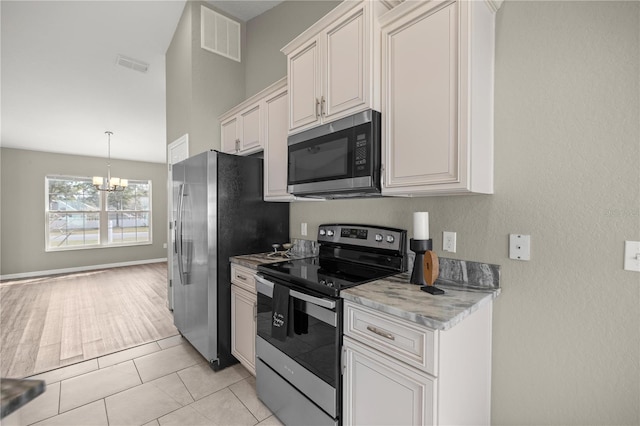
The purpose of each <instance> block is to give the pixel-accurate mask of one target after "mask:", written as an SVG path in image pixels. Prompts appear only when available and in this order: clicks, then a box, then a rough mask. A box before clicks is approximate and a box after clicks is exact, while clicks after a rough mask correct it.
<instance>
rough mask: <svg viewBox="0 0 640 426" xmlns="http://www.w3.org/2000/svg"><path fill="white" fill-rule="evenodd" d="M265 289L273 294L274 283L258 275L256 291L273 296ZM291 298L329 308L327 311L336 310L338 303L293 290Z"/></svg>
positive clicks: (290, 290) (290, 294) (290, 293)
mask: <svg viewBox="0 0 640 426" xmlns="http://www.w3.org/2000/svg"><path fill="white" fill-rule="evenodd" d="M260 287H263V291H260ZM265 287H266V288H268V289H269V290H271V293H272V294H273V283H272V282H271V281H268V280H266V279H264V278H263V277H261V276H260V275H256V291H258V292H259V293H262V294H264V295H266V296H271V295H272V294H268V293H266V292H265V291H264V288H265ZM289 296H291V297H294V298H296V299H300V300H304V301H305V302H309V303H312V304H314V305H317V306H322V307H323V308H327V309H335V308H336V302H335V301H334V300H328V299H321V298H319V297H315V296H310V295H308V294H304V293H300V292H299V291H296V290H293V289H289Z"/></svg>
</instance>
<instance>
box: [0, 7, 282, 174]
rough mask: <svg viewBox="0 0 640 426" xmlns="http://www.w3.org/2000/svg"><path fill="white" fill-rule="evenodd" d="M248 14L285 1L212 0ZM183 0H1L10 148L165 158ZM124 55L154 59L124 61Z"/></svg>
mask: <svg viewBox="0 0 640 426" xmlns="http://www.w3.org/2000/svg"><path fill="white" fill-rule="evenodd" d="M209 3H211V4H213V5H215V6H216V7H219V8H220V9H222V10H223V11H225V12H227V13H229V14H231V15H232V16H236V17H237V18H238V19H240V20H243V21H246V20H249V19H251V18H253V17H254V16H257V15H259V14H260V13H262V12H264V11H266V10H268V9H270V8H271V7H273V6H275V5H276V4H278V3H280V1H245V0H236V1H210V2H209ZM184 4H185V1H184V0H170V1H167V0H164V1H156V0H145V1H51V0H48V1H7V0H3V1H1V2H0V8H1V9H0V13H1V18H2V28H1V31H2V33H1V37H2V51H1V62H0V63H1V78H2V86H1V90H2V92H1V102H2V104H1V107H2V109H1V119H2V121H1V134H0V136H1V140H0V144H1V145H2V146H3V147H7V148H19V149H27V150H34V151H46V152H56V153H64V154H77V155H87V156H97V157H106V156H107V137H106V135H105V133H104V132H105V131H107V130H109V131H112V132H113V136H112V137H111V157H112V158H120V159H127V160H138V161H150V162H156V163H164V162H165V159H166V118H165V61H164V57H165V52H166V50H167V48H168V46H169V43H170V42H171V38H172V37H173V33H174V32H175V29H176V26H177V23H178V20H179V19H180V16H181V14H182V10H183V8H184ZM118 55H124V56H125V57H127V58H130V59H135V60H138V61H141V62H143V63H146V64H148V65H149V67H148V71H147V72H146V73H142V72H139V71H135V70H132V69H130V68H125V67H122V66H120V65H117V64H116V62H117V57H118Z"/></svg>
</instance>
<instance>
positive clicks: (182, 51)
mask: <svg viewBox="0 0 640 426" xmlns="http://www.w3.org/2000/svg"><path fill="white" fill-rule="evenodd" d="M203 4H205V2H201V1H187V2H186V5H185V10H184V12H183V14H182V17H181V19H180V22H179V23H178V26H177V28H176V32H175V34H174V37H173V39H172V41H171V44H170V45H169V48H168V49H167V54H166V69H167V80H166V87H167V144H169V143H171V142H173V141H174V140H176V139H177V138H179V137H180V136H182V135H184V134H185V133H188V134H189V156H193V155H196V154H199V153H201V152H204V151H207V150H210V149H220V123H219V122H218V117H219V116H220V115H222V114H223V113H225V112H226V111H228V110H229V109H231V108H232V107H234V106H235V105H237V104H239V103H240V102H242V101H243V100H244V99H245V98H244V66H243V63H240V62H237V61H234V60H231V59H228V58H225V57H223V56H220V55H217V54H215V53H211V52H209V51H206V50H204V49H202V48H201V47H200V6H201V5H203ZM206 6H207V7H209V8H211V9H215V8H213V7H211V6H210V5H209V4H206ZM217 12H219V13H222V14H224V12H221V11H219V10H217ZM242 33H243V35H242V40H244V39H245V38H246V37H245V36H244V25H242ZM241 50H242V52H244V50H245V49H244V46H242V49H241ZM243 56H244V53H243Z"/></svg>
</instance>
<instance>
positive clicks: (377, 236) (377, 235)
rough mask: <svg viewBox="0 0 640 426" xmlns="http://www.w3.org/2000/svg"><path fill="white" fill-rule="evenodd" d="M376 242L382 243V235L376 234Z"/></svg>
mask: <svg viewBox="0 0 640 426" xmlns="http://www.w3.org/2000/svg"><path fill="white" fill-rule="evenodd" d="M376 241H377V242H382V234H376Z"/></svg>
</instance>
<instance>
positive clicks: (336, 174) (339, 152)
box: [289, 137, 350, 185]
mask: <svg viewBox="0 0 640 426" xmlns="http://www.w3.org/2000/svg"><path fill="white" fill-rule="evenodd" d="M348 161H349V139H348V138H347V137H340V138H337V139H331V140H312V141H309V142H305V143H300V144H297V145H293V146H291V147H289V184H290V185H296V184H303V183H309V182H318V181H322V180H330V179H345V178H347V177H350V176H349V164H348Z"/></svg>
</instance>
